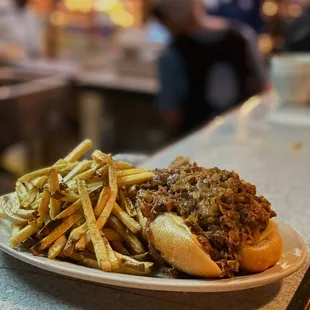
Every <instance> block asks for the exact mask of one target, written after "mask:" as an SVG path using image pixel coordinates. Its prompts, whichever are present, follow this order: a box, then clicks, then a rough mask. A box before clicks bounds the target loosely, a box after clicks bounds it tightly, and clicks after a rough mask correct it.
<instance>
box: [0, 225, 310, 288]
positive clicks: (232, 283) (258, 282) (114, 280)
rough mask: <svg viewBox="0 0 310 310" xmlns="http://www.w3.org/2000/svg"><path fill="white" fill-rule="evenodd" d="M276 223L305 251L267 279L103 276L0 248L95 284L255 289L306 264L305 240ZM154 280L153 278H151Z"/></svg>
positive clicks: (3, 246) (58, 262) (93, 270)
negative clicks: (294, 261) (293, 262)
mask: <svg viewBox="0 0 310 310" xmlns="http://www.w3.org/2000/svg"><path fill="white" fill-rule="evenodd" d="M276 222H277V223H278V225H279V226H280V225H281V226H286V227H287V228H288V229H289V230H290V232H291V233H293V234H294V237H295V239H297V240H298V241H299V244H300V247H301V248H302V254H301V255H300V256H299V257H298V260H297V262H296V264H294V265H291V266H289V267H288V268H286V269H284V270H283V271H282V272H278V273H276V274H272V273H271V274H267V275H266V276H265V277H263V278H256V279H255V278H254V279H253V278H251V275H249V276H242V277H236V278H232V279H215V280H214V279H212V280H210V281H208V280H206V279H164V278H159V277H158V278H157V277H146V276H135V275H126V274H120V273H108V276H104V277H102V272H101V271H100V273H99V272H98V270H95V269H91V268H87V267H84V266H79V265H75V264H72V263H68V262H62V261H57V260H55V261H53V260H50V259H48V258H44V257H37V256H33V255H32V254H31V253H28V252H23V251H18V250H16V249H12V248H11V247H10V246H9V245H8V244H5V243H3V242H2V241H0V249H1V250H2V251H3V252H5V253H7V254H8V255H10V256H13V257H15V258H16V259H18V260H21V261H23V262H25V263H28V264H30V265H32V266H35V267H37V268H41V269H44V270H46V271H49V272H52V273H55V274H60V275H64V276H67V277H70V278H75V279H78V280H84V281H88V282H92V283H99V284H105V285H112V286H119V287H127V288H135V289H143V290H153V291H170V292H205V293H207V292H210V293H212V292H229V291H239V290H244V289H249V288H255V287H259V286H264V285H267V284H270V283H274V282H277V281H279V280H281V279H283V278H286V277H288V276H289V275H291V274H293V273H294V272H296V271H297V270H298V269H299V268H301V267H302V265H303V264H304V263H305V261H306V259H307V252H308V249H307V245H306V243H305V241H304V240H303V239H302V237H301V236H300V235H299V234H298V233H297V232H296V231H295V230H294V229H293V228H292V227H291V226H290V225H288V224H287V223H285V222H283V221H280V220H276ZM283 242H285V240H283ZM76 267H78V268H76ZM272 268H273V267H271V269H272ZM87 270H88V271H89V272H88V273H87V272H86V271H87ZM269 270H270V269H269ZM150 279H152V280H151V281H150ZM163 280H165V283H163ZM240 280H241V281H240Z"/></svg>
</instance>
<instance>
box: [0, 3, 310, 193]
mask: <svg viewBox="0 0 310 310" xmlns="http://www.w3.org/2000/svg"><path fill="white" fill-rule="evenodd" d="M203 3H204V5H205V13H206V14H209V15H210V16H220V17H224V18H226V19H228V20H238V21H239V22H241V23H244V24H246V25H248V26H249V27H251V29H252V32H253V33H254V35H255V44H256V45H257V48H258V50H259V52H260V54H261V56H262V57H263V61H264V63H265V65H266V68H267V69H266V70H267V71H268V72H271V71H272V70H271V68H272V64H273V60H272V59H276V60H275V66H278V67H279V68H282V67H283V65H282V62H281V61H282V59H280V60H279V59H278V58H276V56H277V55H281V53H285V55H287V53H292V52H295V53H301V52H303V53H307V52H310V34H309V29H310V25H309V20H310V14H309V3H308V1H302V0H265V1H263V0H262V1H259V0H204V1H203ZM149 5H150V0H45V1H41V0H30V1H22V0H16V1H15V0H0V194H1V193H5V192H8V191H10V190H11V189H12V186H14V181H15V178H16V177H17V176H19V175H21V174H23V173H25V172H26V171H29V170H30V169H34V168H38V167H42V166H45V165H48V164H50V163H52V162H54V161H56V160H57V159H58V158H59V157H61V156H63V155H64V154H66V152H67V151H69V150H70V149H71V148H72V147H73V146H74V145H76V144H77V143H78V142H79V141H80V140H81V139H84V138H91V139H92V140H93V143H94V145H95V147H98V148H101V149H103V150H104V151H105V152H112V153H120V152H121V153H124V152H125V153H143V154H150V153H152V152H155V151H157V150H159V149H160V148H162V147H164V146H165V145H167V144H169V143H170V142H171V141H172V140H173V139H175V138H177V137H179V136H181V133H180V134H179V135H178V134H176V135H171V130H170V129H169V128H167V126H165V125H163V122H162V118H161V116H160V111H159V110H158V109H157V107H156V104H155V101H156V97H157V95H158V92H159V88H160V79H159V76H158V75H159V73H158V65H157V64H158V58H159V56H160V55H161V54H162V53H163V51H164V50H165V48H166V46H167V45H168V43H169V41H170V40H171V34H170V33H169V32H168V30H167V29H166V28H165V27H164V26H163V25H162V24H161V23H159V22H158V21H157V20H156V19H154V18H151V17H150V14H149ZM279 61H280V62H279ZM307 61H308V60H307ZM293 67H294V66H293ZM302 67H303V68H304V66H302ZM290 68H291V67H290ZM289 70H291V69H287V71H289ZM295 70H297V69H295ZM280 71H281V70H280ZM291 71H292V70H291ZM293 71H294V70H293ZM281 72H282V71H281ZM309 72H310V71H309ZM308 99H309V98H308Z"/></svg>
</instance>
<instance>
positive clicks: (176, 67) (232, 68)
mask: <svg viewBox="0 0 310 310" xmlns="http://www.w3.org/2000/svg"><path fill="white" fill-rule="evenodd" d="M151 12H152V15H153V16H154V17H155V18H156V19H157V20H158V21H159V22H160V23H161V24H163V25H164V26H165V27H166V28H167V29H168V30H169V32H170V34H171V36H172V38H173V39H172V41H171V43H170V44H169V45H168V47H167V49H166V50H165V51H164V52H163V54H162V55H161V56H160V59H159V65H158V69H159V70H158V71H159V79H160V84H161V89H160V91H159V94H158V98H157V100H156V106H157V108H158V110H159V111H160V114H161V115H162V117H163V120H164V123H165V124H166V125H167V126H168V129H169V132H170V133H173V135H174V136H175V135H180V134H185V133H188V132H189V131H192V130H193V129H196V128H197V127H199V126H202V125H203V124H205V123H206V122H207V121H208V120H211V119H212V118H213V117H215V116H217V115H219V114H221V113H222V112H224V111H226V110H227V109H229V108H231V107H233V106H236V105H238V104H240V103H242V102H244V101H245V100H246V99H248V98H249V97H251V96H253V95H255V94H258V93H259V92H262V91H264V90H265V89H267V88H269V87H270V84H269V79H268V75H267V72H266V68H265V64H264V60H263V58H262V56H261V55H260V53H259V52H258V49H257V45H256V40H255V34H253V31H251V30H250V29H249V27H246V26H244V25H242V24H239V23H235V22H228V21H226V20H223V19H219V18H215V17H211V16H206V15H205V13H204V12H205V11H204V7H203V5H202V3H201V1H199V0H178V1H175V0H157V1H156V2H154V3H152V4H151Z"/></svg>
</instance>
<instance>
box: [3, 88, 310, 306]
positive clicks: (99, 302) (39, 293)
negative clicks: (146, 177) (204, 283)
mask: <svg viewBox="0 0 310 310" xmlns="http://www.w3.org/2000/svg"><path fill="white" fill-rule="evenodd" d="M309 113H310V112H309V108H303V107H293V108H292V107H282V106H281V104H279V103H278V100H277V96H276V95H275V94H274V93H272V92H271V93H269V94H265V95H262V96H260V97H255V98H252V99H251V100H249V101H248V102H246V103H245V104H244V105H243V106H241V108H240V109H237V110H235V111H232V112H230V113H228V114H226V115H224V116H222V117H218V118H216V119H215V120H214V121H213V122H212V123H210V124H208V125H206V126H205V127H203V128H201V130H199V131H197V132H195V133H193V134H192V135H190V136H188V137H186V138H185V139H183V140H181V141H179V142H177V143H175V144H174V145H171V146H169V147H167V148H166V149H164V150H162V151H160V152H159V153H157V154H155V155H154V156H152V157H151V158H150V159H148V160H147V161H146V162H145V163H144V164H143V166H146V167H148V168H154V167H166V166H167V165H168V164H169V163H170V162H171V161H172V160H173V159H174V158H175V157H176V156H177V155H184V156H189V157H190V158H191V159H192V160H193V161H196V162H197V163H198V164H199V165H203V166H206V167H213V166H217V167H219V168H223V169H230V170H235V171H236V172H238V173H239V174H240V176H241V177H242V178H243V179H245V180H247V181H250V182H252V183H253V184H255V185H257V191H258V193H259V194H261V195H264V196H265V197H267V198H268V199H269V200H270V201H271V203H272V206H273V209H275V210H276V211H277V213H278V218H279V219H281V220H283V221H285V222H286V223H288V224H289V225H291V227H292V228H294V229H295V230H296V231H297V232H298V233H299V234H300V235H301V236H302V238H303V239H304V240H305V242H306V243H307V246H308V250H309V249H310V226H309V221H310V208H309V204H310V190H309V184H310V160H309V159H310V143H309V141H310V139H309V138H310V124H309V122H307V118H306V117H305V115H307V114H308V115H309ZM309 265H310V261H309V259H308V260H307V262H306V264H305V265H304V266H303V267H302V268H301V269H300V270H298V271H297V272H296V273H295V274H293V275H291V276H289V277H288V278H286V279H284V280H282V281H280V282H277V283H273V284H270V285H267V286H265V287H259V288H255V289H249V290H244V291H238V292H229V293H200V294H195V293H169V292H153V291H144V290H135V289H129V288H128V289H127V288H118V287H112V286H106V285H97V284H92V283H87V282H85V281H78V280H73V279H70V278H66V277H64V276H61V275H57V274H52V273H50V272H46V271H44V270H41V269H38V268H35V267H32V266H30V265H27V264H25V263H22V262H20V261H18V260H16V259H14V258H11V257H9V256H8V255H6V254H4V253H2V252H1V253H0V309H8V310H10V309H42V310H43V309H122V310H123V309H154V310H155V309H170V310H174V309H184V310H187V309H286V308H287V306H288V305H289V303H290V301H291V299H292V297H293V295H294V293H295V291H296V290H297V288H298V286H299V284H300V282H301V281H302V278H303V276H304V275H305V273H306V270H307V268H308V267H309ZM150 281H151V279H150ZM292 309H300V308H298V306H297V305H296V307H294V308H292Z"/></svg>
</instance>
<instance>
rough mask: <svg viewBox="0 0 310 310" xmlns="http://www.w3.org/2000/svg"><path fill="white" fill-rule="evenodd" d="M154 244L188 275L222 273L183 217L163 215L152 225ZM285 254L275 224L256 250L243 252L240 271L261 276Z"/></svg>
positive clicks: (264, 235) (248, 247)
mask: <svg viewBox="0 0 310 310" xmlns="http://www.w3.org/2000/svg"><path fill="white" fill-rule="evenodd" d="M149 227H150V229H151V232H152V242H153V245H154V247H155V248H156V249H157V250H158V251H160V253H161V255H162V257H163V259H164V260H166V261H167V262H168V263H169V264H171V265H172V266H174V267H175V268H177V269H178V270H180V271H182V272H185V273H187V274H190V275H193V276H198V277H219V276H221V274H222V271H221V269H220V268H219V267H218V265H217V264H216V263H215V262H214V261H213V260H212V259H211V257H210V255H209V254H207V253H205V252H204V250H203V249H202V247H201V245H200V243H199V242H198V240H197V238H196V236H195V235H194V234H193V233H191V231H190V229H189V228H188V226H186V225H185V224H184V221H183V219H182V218H181V217H180V216H177V215H174V214H171V213H164V214H161V215H159V216H158V217H157V218H156V219H155V220H154V221H153V222H151V223H150V226H149ZM281 253H282V239H281V236H280V234H279V232H278V230H277V226H276V224H275V223H274V222H270V224H269V225H268V228H267V229H266V230H265V231H264V232H263V233H262V234H261V238H260V239H259V240H258V243H257V244H255V245H254V246H247V247H244V248H243V249H242V250H241V261H240V267H241V269H242V270H244V271H247V272H261V271H264V270H265V269H267V268H269V267H271V266H273V265H275V264H276V263H277V261H278V260H279V259H280V256H281Z"/></svg>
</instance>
